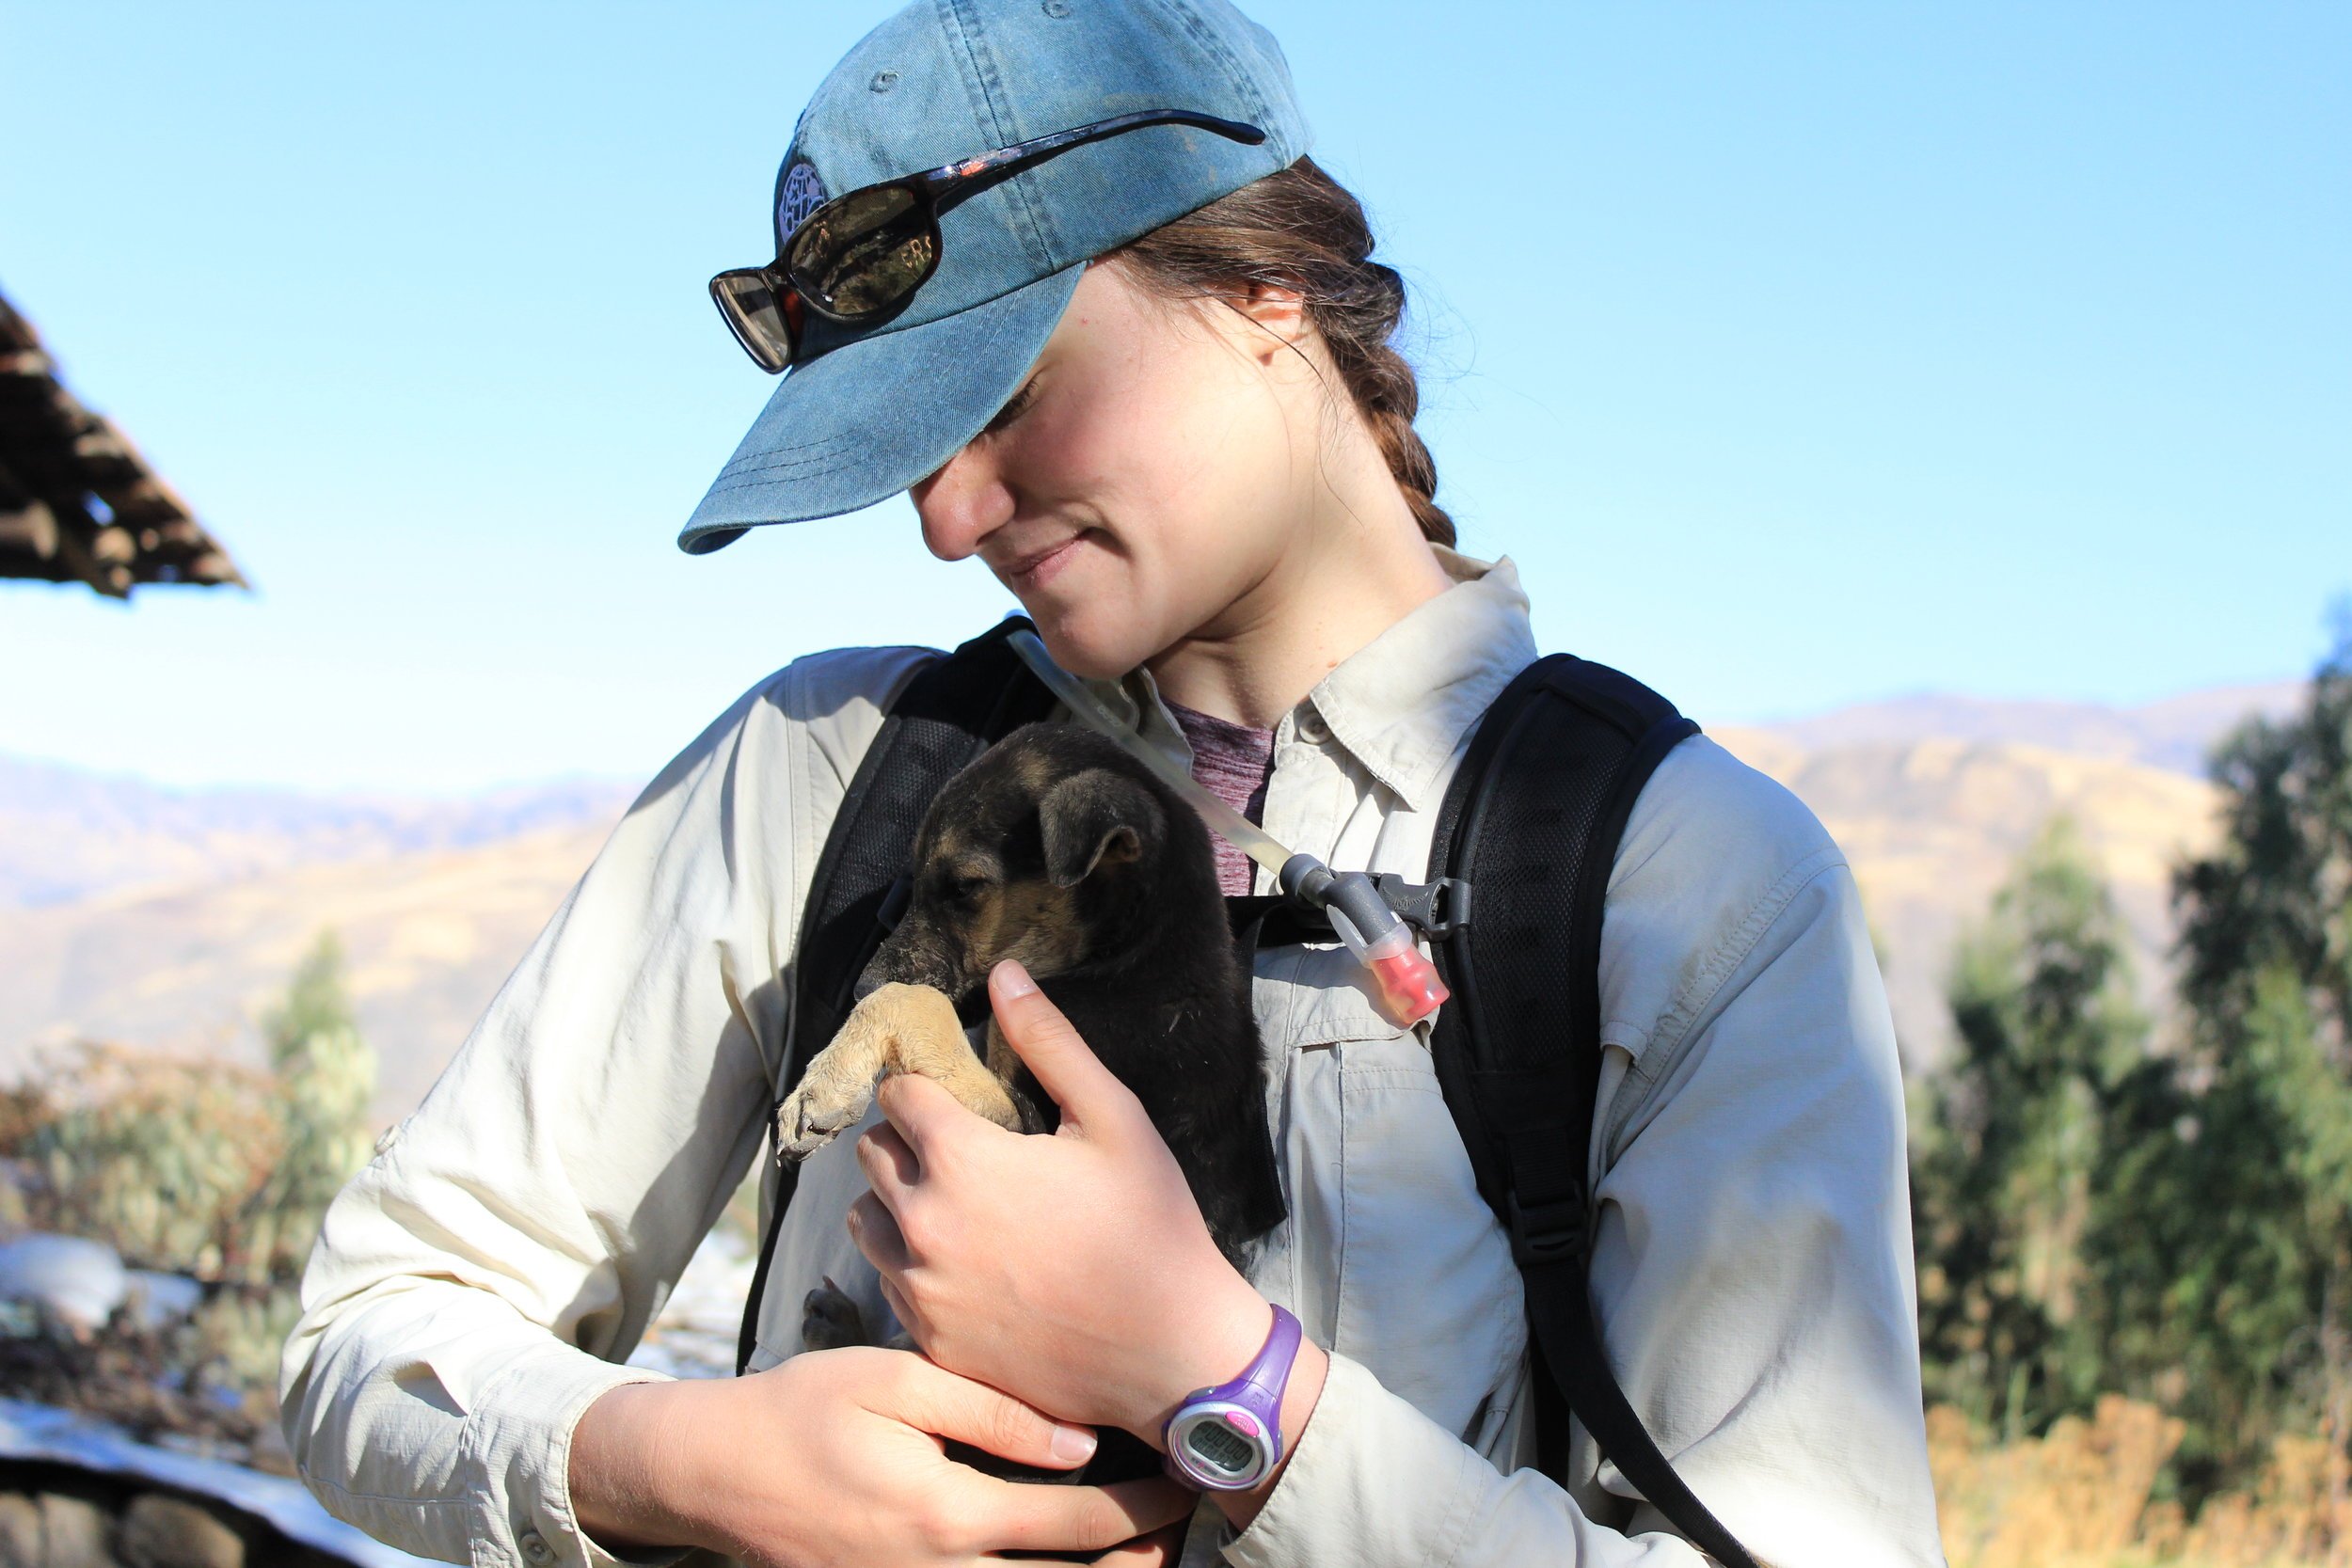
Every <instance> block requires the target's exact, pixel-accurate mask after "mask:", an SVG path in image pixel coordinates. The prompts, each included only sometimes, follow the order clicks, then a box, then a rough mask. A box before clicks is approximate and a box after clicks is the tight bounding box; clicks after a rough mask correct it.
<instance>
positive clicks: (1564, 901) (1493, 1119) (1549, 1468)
mask: <svg viewBox="0 0 2352 1568" xmlns="http://www.w3.org/2000/svg"><path fill="white" fill-rule="evenodd" d="M1697 730H1698V726H1697V725H1696V724H1694V723H1692V721H1690V720H1688V719H1685V718H1683V717H1682V716H1681V715H1680V714H1678V713H1677V712H1676V711H1675V707H1674V705H1673V704H1671V703H1669V702H1667V701H1666V700H1665V699H1664V698H1663V697H1661V696H1659V695H1658V694H1657V693H1656V692H1654V691H1652V690H1650V689H1648V688H1647V687H1645V686H1644V685H1642V684H1641V683H1640V682H1639V681H1636V680H1634V679H1633V678H1632V677H1630V676H1629V675H1625V674H1622V673H1619V672H1617V671H1615V670H1612V669H1610V668H1608V667H1607V666H1606V665H1600V664H1592V663H1588V662H1586V661H1585V660H1582V659H1579V658H1575V657H1570V656H1569V655H1566V654H1554V655H1552V656H1550V657H1548V658H1542V659H1538V660H1537V661H1536V662H1535V663H1534V664H1531V665H1529V666H1528V667H1527V669H1525V670H1524V671H1522V672H1520V673H1519V675H1518V678H1517V679H1515V680H1514V681H1512V683H1511V684H1510V686H1509V687H1507V688H1505V689H1504V690H1503V693H1502V696H1501V697H1499V698H1497V699H1496V700H1495V703H1494V705H1493V706H1492V707H1490V708H1488V709H1487V711H1486V717H1485V719H1483V720H1482V721H1480V724H1479V728H1478V733H1477V734H1476V735H1475V736H1473V737H1472V739H1471V742H1470V752H1469V753H1468V755H1467V756H1466V757H1465V758H1464V759H1463V763H1462V768H1461V770H1460V771H1459V772H1458V773H1457V774H1456V775H1455V776H1454V783H1453V784H1452V786H1451V787H1450V788H1449V789H1448V790H1447V792H1446V800H1445V803H1444V805H1443V807H1442V808H1441V809H1440V812H1439V815H1438V826H1437V832H1436V836H1435V839H1434V841H1433V843H1432V846H1431V849H1430V864H1429V875H1430V877H1431V878H1432V879H1437V878H1439V877H1455V878H1459V879H1463V880H1465V881H1467V882H1469V883H1470V887H1471V904H1470V922H1469V924H1468V925H1467V926H1465V927H1460V928H1458V929H1456V930H1455V931H1454V933H1453V935H1451V936H1450V937H1448V938H1447V939H1446V940H1445V941H1444V942H1441V943H1438V946H1437V958H1438V968H1439V971H1440V972H1441V973H1442V974H1443V975H1444V977H1445V982H1446V985H1447V986H1448V988H1449V989H1450V990H1452V991H1453V993H1454V995H1453V1001H1452V1002H1451V1003H1450V1004H1449V1005H1448V1006H1445V1007H1443V1008H1442V1009H1440V1010H1439V1012H1438V1025H1437V1032H1436V1036H1435V1038H1434V1039H1433V1041H1432V1049H1433V1051H1434V1053H1435V1056H1436V1067H1437V1072H1438V1083H1439V1085H1441V1086H1442V1087H1443V1089H1444V1091H1445V1099H1446V1105H1447V1107H1448V1108H1449V1109H1450V1110H1451V1111H1452V1112H1453V1115H1454V1125H1455V1126H1456V1127H1457V1128H1459V1129H1460V1131H1461V1134H1462V1144H1463V1147H1464V1148H1466V1149H1467V1150H1468V1151H1469V1153H1470V1165H1471V1168H1472V1170H1473V1171H1474V1172H1475V1174H1476V1177H1477V1180H1478V1190H1479V1192H1480V1194H1481V1195H1482V1196H1485V1198H1486V1201H1487V1203H1488V1204H1489V1205H1490V1206H1492V1208H1493V1209H1494V1211H1495V1214H1496V1216H1497V1217H1498V1218H1499V1219H1500V1220H1501V1221H1502V1226H1503V1228H1504V1230H1505V1231H1506V1232H1507V1233H1508V1234H1509V1236H1510V1238H1511V1251H1512V1255H1513V1257H1514V1258H1515V1259H1517V1260H1518V1265H1519V1274H1520V1278H1521V1280H1522V1281H1523V1283H1524V1285H1525V1287H1526V1294H1527V1316H1528V1327H1529V1333H1530V1337H1531V1338H1532V1339H1533V1340H1534V1349H1535V1352H1536V1354H1535V1360H1536V1364H1537V1368H1538V1371H1537V1376H1536V1410H1537V1419H1536V1438H1537V1450H1538V1456H1539V1459H1540V1462H1541V1464H1542V1466H1543V1469H1544V1471H1545V1473H1546V1474H1548V1475H1549V1476H1551V1477H1552V1478H1553V1479H1554V1480H1562V1479H1565V1475H1566V1468H1567V1465H1566V1461H1567V1420H1566V1417H1567V1415H1568V1414H1569V1413H1570V1412H1573V1413H1574V1415H1575V1416H1576V1418H1578V1419H1579V1420H1581V1421H1582V1422H1583V1423H1584V1428H1585V1430H1586V1431H1587V1432H1590V1433H1592V1434H1593V1439H1594V1441H1595V1442H1597V1443H1598V1444H1599V1445H1600V1448H1601V1450H1602V1451H1603V1452H1604V1453H1606V1454H1607V1455H1608V1456H1609V1458H1610V1459H1611V1461H1612V1462H1613V1463H1614V1464H1615V1465H1616V1466H1617V1468H1618V1469H1619V1470H1620V1471H1621V1472H1623V1473H1624V1475H1625V1477H1626V1479H1627V1480H1628V1481H1631V1482H1632V1483H1633V1484H1634V1485H1635V1486H1636V1487H1637V1488H1639V1489H1640V1491H1641V1494H1642V1496H1643V1497H1646V1498H1647V1499H1648V1500H1649V1501H1650V1502H1651V1503H1652V1504H1654V1505H1655V1506H1656V1507H1657V1508H1658V1509H1659V1510H1660V1511H1661V1512H1662V1513H1664V1514H1665V1515H1666V1517H1667V1518H1669V1519H1671V1520H1672V1521H1674V1523H1675V1524H1676V1526H1677V1527H1678V1528H1680V1529H1681V1530H1682V1532H1683V1533H1684V1534H1685V1535H1686V1536H1688V1537H1689V1538H1690V1539H1691V1541H1692V1543H1693V1544H1696V1545H1698V1546H1699V1547H1700V1548H1701V1549H1702V1550H1704V1551H1706V1552H1708V1554H1709V1555H1711V1556H1712V1557H1714V1558H1715V1560H1717V1561H1719V1562H1722V1563H1724V1564H1725V1565H1726V1568H1755V1565H1754V1560H1753V1559H1751V1558H1750V1557H1749V1556H1748V1554H1747V1552H1746V1551H1745V1550H1743V1549H1742V1548H1741V1547H1740V1544H1739V1542H1737V1541H1736V1540H1734V1539H1733V1538H1732V1536H1731V1533H1730V1531H1728V1530H1726V1529H1725V1528H1724V1527H1723V1525H1722V1524H1721V1523H1720V1522H1718V1521H1717V1520H1716V1518H1715V1516H1714V1515H1713V1514H1712V1513H1708V1510H1707V1508H1706V1507H1705V1505H1703V1504H1702V1503H1701V1502H1700V1501H1699V1500H1698V1498H1697V1497H1694V1496H1692V1492H1691V1489H1690V1488H1689V1487H1688V1486H1686V1485H1684V1484H1683V1482H1682V1479H1681V1478H1680V1477H1679V1476H1677V1475H1676V1474H1675V1471H1674V1467H1673V1465H1670V1464H1669V1463H1668V1462H1667V1460H1666V1458H1665V1456H1664V1455H1663V1454H1661V1453H1660V1452H1659V1450H1658V1445H1657V1443H1656V1442H1655V1441H1653V1440H1652V1439H1651V1437H1650V1435H1649V1433H1648V1432H1647V1431H1646V1430H1645V1429H1644V1427H1643V1425H1642V1419H1641V1417H1640V1416H1639V1415H1637V1414H1636V1413H1635V1412H1634V1410H1633V1407H1632V1405H1631V1404H1630V1403H1629V1402H1627V1400H1626V1397H1625V1393H1624V1390H1623V1389H1621V1388H1620V1387H1619V1386H1617V1380H1616V1376H1615V1374H1614V1373H1613V1371H1612V1370H1611V1369H1610V1366H1609V1359H1608V1356H1607V1354H1606V1353H1605V1351H1604V1348H1603V1346H1602V1344H1601V1341H1600V1335H1599V1331H1598V1329H1597V1326H1596V1324H1595V1323H1594V1321H1593V1308H1592V1295H1591V1288H1590V1283H1589V1280H1588V1278H1587V1275H1586V1270H1587V1266H1588V1262H1589V1259H1590V1255H1591V1249H1592V1241H1593V1238H1592V1225H1591V1208H1592V1193H1591V1191H1590V1188H1589V1185H1588V1183H1587V1182H1586V1180H1585V1163H1586V1160H1587V1157H1588V1151H1589V1150H1590V1148H1591V1146H1592V1132H1593V1101H1594V1097H1595V1094H1596V1092H1597V1087H1598V1085H1599V1080H1600V1054H1601V1046H1600V1022H1601V1021H1600V927H1601V916H1602V912H1603V909H1604V905H1605V902H1606V899H1607V896H1608V892H1609V874H1610V871H1611V868H1612V867H1613V865H1614V864H1615V863H1616V855H1617V843H1618V840H1619V839H1620V838H1621V837H1622V836H1623V834H1624V832H1625V825H1626V820H1627V818H1628V817H1629V816H1631V815H1632V811H1633V802H1634V800H1635V799H1636V798H1637V797H1638V796H1639V795H1640V794H1641V792H1642V786H1643V784H1645V783H1647V782H1648V780H1649V776H1650V774H1651V773H1652V772H1654V771H1655V770H1656V769H1657V767H1658V764H1659V763H1660V762H1661V760H1663V758H1664V757H1665V755H1666V753H1667V752H1669V751H1671V750H1673V748H1674V747H1675V746H1676V745H1677V744H1678V743H1679V742H1681V741H1682V740H1683V739H1685V738H1686V737H1688V736H1692V735H1693V734H1695V733H1697Z"/></svg>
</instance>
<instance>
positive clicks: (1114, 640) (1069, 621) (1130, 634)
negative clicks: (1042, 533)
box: [1022, 594, 1157, 681]
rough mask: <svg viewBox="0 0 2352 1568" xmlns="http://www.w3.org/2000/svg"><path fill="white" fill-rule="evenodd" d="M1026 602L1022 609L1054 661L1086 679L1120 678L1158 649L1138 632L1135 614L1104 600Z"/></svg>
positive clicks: (1051, 597) (1048, 598)
mask: <svg viewBox="0 0 2352 1568" xmlns="http://www.w3.org/2000/svg"><path fill="white" fill-rule="evenodd" d="M1039 597H1040V598H1041V599H1043V600H1045V601H1047V602H1043V603H1037V604H1029V603H1024V604H1023V605H1022V609H1023V610H1025V611H1026V612H1027V614H1028V617H1029V620H1030V621H1031V623H1033V624H1034V625H1035V626H1036V627H1037V634H1038V637H1039V639H1040V640H1041V641H1043V642H1044V644H1045V651H1046V652H1047V653H1049V654H1051V655H1053V656H1054V662H1055V663H1056V664H1058V665H1060V666H1061V667H1062V668H1063V669H1065V670H1067V671H1069V672H1070V673H1072V674H1073V675H1077V676H1080V677H1082V678H1084V679H1086V680H1102V681H1111V680H1117V679H1119V678H1120V676H1121V675H1124V674H1125V673H1127V672H1128V671H1130V670H1133V669H1134V668H1135V667H1136V666H1137V665H1138V664H1141V663H1142V662H1143V661H1144V660H1145V659H1147V658H1149V657H1152V654H1153V653H1155V652H1156V651H1157V650H1156V649H1152V648H1149V647H1146V646H1144V645H1143V644H1142V641H1141V640H1139V639H1137V638H1136V634H1135V632H1136V627H1135V622H1134V620H1133V618H1132V617H1122V616H1120V614H1118V613H1117V612H1116V611H1111V610H1106V607H1104V606H1103V605H1101V604H1075V605H1073V604H1070V603H1068V602H1066V601H1065V602H1053V601H1054V599H1055V597H1056V596H1055V595H1051V594H1042V595H1040V596H1039Z"/></svg>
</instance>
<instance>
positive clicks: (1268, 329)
mask: <svg viewBox="0 0 2352 1568" xmlns="http://www.w3.org/2000/svg"><path fill="white" fill-rule="evenodd" d="M1223 298H1224V300H1225V303H1226V304H1228V305H1230V306H1231V307H1232V309H1233V310H1234V311H1235V312H1236V313H1237V314H1238V315H1239V316H1240V317H1241V318H1242V319H1241V320H1240V321H1238V322H1233V324H1232V325H1234V326H1235V327H1237V328H1239V331H1238V332H1237V333H1236V338H1237V340H1238V341H1239V342H1240V345H1241V348H1242V351H1243V352H1244V353H1246V354H1248V356H1250V357H1251V358H1253V359H1255V360H1257V361H1258V362H1259V363H1260V364H1261V365H1264V366H1266V367H1268V368H1271V367H1272V366H1273V364H1274V362H1275V360H1276V358H1277V357H1278V356H1289V355H1292V354H1295V353H1297V352H1299V351H1301V350H1303V349H1304V348H1305V347H1306V341H1307V336H1308V333H1309V330H1310V328H1311V323H1310V322H1309V321H1308V319H1307V296H1306V294H1305V293H1303V292H1301V291H1300V290H1298V289H1297V288H1295V287H1293V286H1291V285H1288V284H1282V283H1268V282H1265V281H1263V280H1260V281H1255V282H1252V283H1251V284H1250V285H1249V287H1248V293H1235V294H1228V295H1225V296H1223ZM1229 319H1230V318H1229Z"/></svg>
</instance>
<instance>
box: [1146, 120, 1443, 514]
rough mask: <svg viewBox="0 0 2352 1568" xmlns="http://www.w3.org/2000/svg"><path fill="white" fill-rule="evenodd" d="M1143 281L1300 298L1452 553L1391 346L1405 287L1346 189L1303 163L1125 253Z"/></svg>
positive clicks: (1169, 288) (1402, 484) (1208, 294)
mask: <svg viewBox="0 0 2352 1568" xmlns="http://www.w3.org/2000/svg"><path fill="white" fill-rule="evenodd" d="M1116 254H1117V255H1119V256H1120V257H1121V258H1123V259H1125V260H1126V261H1129V262H1132V263H1133V264H1134V266H1135V270H1136V277H1137V278H1138V280H1140V281H1141V282H1143V283H1145V284H1146V285H1147V286H1149V287H1151V288H1152V289H1153V290H1154V292H1156V293H1161V294H1163V295H1166V296H1168V297H1171V298H1181V299H1205V298H1215V297H1216V296H1217V295H1218V294H1220V293H1226V292H1230V291H1231V290H1232V289H1233V288H1234V287H1235V286H1237V285H1244V286H1246V285H1248V284H1252V283H1259V284H1265V285H1268V286H1271V287H1276V288H1284V289H1295V290H1297V291H1298V292H1299V293H1300V294H1301V295H1302V296H1303V298H1304V301H1305V304H1306V308H1307V315H1308V319H1309V320H1311V321H1312V322H1313V323H1314V325H1315V330H1316V332H1317V333H1318V334H1320V335H1321V337H1322V339H1323V342H1324V346H1325V348H1326V349H1327V350H1328V351H1329V353H1330V356H1331V362H1332V364H1333V365H1334V366H1335V367H1336V368H1337V369H1338V371H1339V372H1340V377H1341V379H1342V380H1343V381H1344V382H1346V383H1347V390H1348V394H1349V396H1351V397H1352V398H1354V399H1355V402H1356V406H1357V408H1358V410H1359V411H1360V412H1361V413H1362V415H1363V417H1364V422H1365V423H1366V424H1367V425H1368V426H1370V427H1371V430H1372V435H1373V438H1374V439H1375V440H1376V441H1378V442H1379V444H1380V453H1381V455H1382V456H1383V457H1386V458H1387V459H1388V460H1389V472H1390V473H1391V474H1393V475H1395V476H1396V483H1397V487H1398V488H1399V489H1401V490H1403V491H1404V492H1405V499H1406V500H1407V501H1409V502H1410V503H1411V504H1412V508H1413V520H1414V521H1415V522H1417V523H1419V524H1420V525H1421V531H1422V536H1423V537H1424V538H1427V539H1429V540H1431V541H1432V542H1433V543H1436V544H1439V545H1447V546H1451V545H1452V544H1453V543H1454V519H1453V518H1452V517H1450V516H1448V515H1446V511H1445V508H1443V507H1441V506H1439V505H1438V503H1437V502H1436V501H1435V500H1434V499H1431V498H1432V496H1433V495H1434V494H1435V493H1436V491H1437V488H1438V465H1437V463H1436V462H1435V460H1433V459H1432V458H1431V457H1430V455H1429V449H1428V448H1427V447H1426V446H1424V445H1422V439H1421V436H1420V435H1419V434H1418V433H1417V432H1416V431H1415V430H1414V429H1413V416H1414V415H1415V413H1417V412H1418V411H1419V410H1420V407H1421V386H1420V383H1419V382H1418V381H1416V380H1415V379H1414V376H1413V367H1412V366H1411V365H1409V364H1407V363H1406V359H1405V356H1403V355H1402V354H1399V353H1398V352H1397V351H1396V349H1395V347H1394V346H1393V345H1392V344H1391V342H1390V340H1391V338H1393V337H1394V336H1395V335H1396V328H1397V324H1398V322H1399V321H1400V320H1402V319H1403V317H1404V314H1405V280H1404V279H1403V278H1402V277H1398V276H1397V274H1396V269H1395V268H1394V267H1391V266H1385V265H1383V264H1382V263H1380V262H1378V261H1373V260H1372V228H1371V225H1370V224H1368V223H1367V222H1366V221H1365V220H1364V209H1363V204H1362V203H1361V202H1359V201H1358V200H1357V199H1356V198H1354V197H1353V196H1351V195H1349V194H1348V192H1347V189H1346V187H1345V186H1343V185H1342V184H1341V183H1340V182H1338V181H1336V180H1334V179H1332V178H1331V177H1330V176H1329V175H1328V174H1326V173H1325V172H1324V171H1323V170H1322V169H1321V168H1319V167H1318V166H1316V164H1315V161H1314V160H1313V159H1312V158H1301V159H1299V160H1298V161H1297V162H1296V163H1295V164H1293V165H1291V166H1289V167H1288V168H1285V169H1283V170H1281V171H1279V173H1275V174H1269V175H1267V176H1266V177H1265V178H1263V179H1262V180H1258V181H1254V182H1251V183H1249V184H1247V185H1244V186H1243V187H1242V188H1241V189H1239V190H1237V191H1234V192H1233V193H1232V194H1231V195H1229V196H1223V197H1219V198H1217V199H1216V200H1215V201H1212V202H1210V203H1209V204H1208V205H1207V206H1206V207H1202V208H1200V210H1198V211H1197V212H1192V213H1187V214H1184V216H1183V217H1180V218H1178V219H1177V220H1176V221H1175V222H1173V223H1169V224H1164V225H1162V226H1161V227H1160V228H1158V229H1155V230H1152V232H1150V233H1149V234H1146V235H1144V236H1143V238H1141V239H1139V240H1136V241H1134V242H1133V243H1131V244H1129V245H1124V246H1122V247H1120V250H1119V251H1117V252H1116Z"/></svg>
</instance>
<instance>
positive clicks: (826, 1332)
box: [801, 1279, 871, 1350]
mask: <svg viewBox="0 0 2352 1568" xmlns="http://www.w3.org/2000/svg"><path fill="white" fill-rule="evenodd" d="M870 1342H871V1340H870V1339H869V1338H868V1336H867V1335H866V1314H865V1313H863V1312H860V1311H859V1310H858V1309H857V1303H856V1302H853V1301H851V1300H850V1298H849V1297H848V1296H846V1295H844V1294H842V1292H841V1287H840V1286H838V1285H835V1284H834V1282H833V1281H832V1280H830V1279H828V1280H826V1281H825V1282H824V1283H823V1284H821V1285H819V1286H818V1287H817V1289H815V1290H814V1291H810V1292H809V1293H808V1294H807V1295H805V1296H803V1297H802V1298H801V1348H802V1349H803V1350H839V1349H840V1348H841V1347H842V1346H844V1345H863V1344H868V1343H870Z"/></svg>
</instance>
